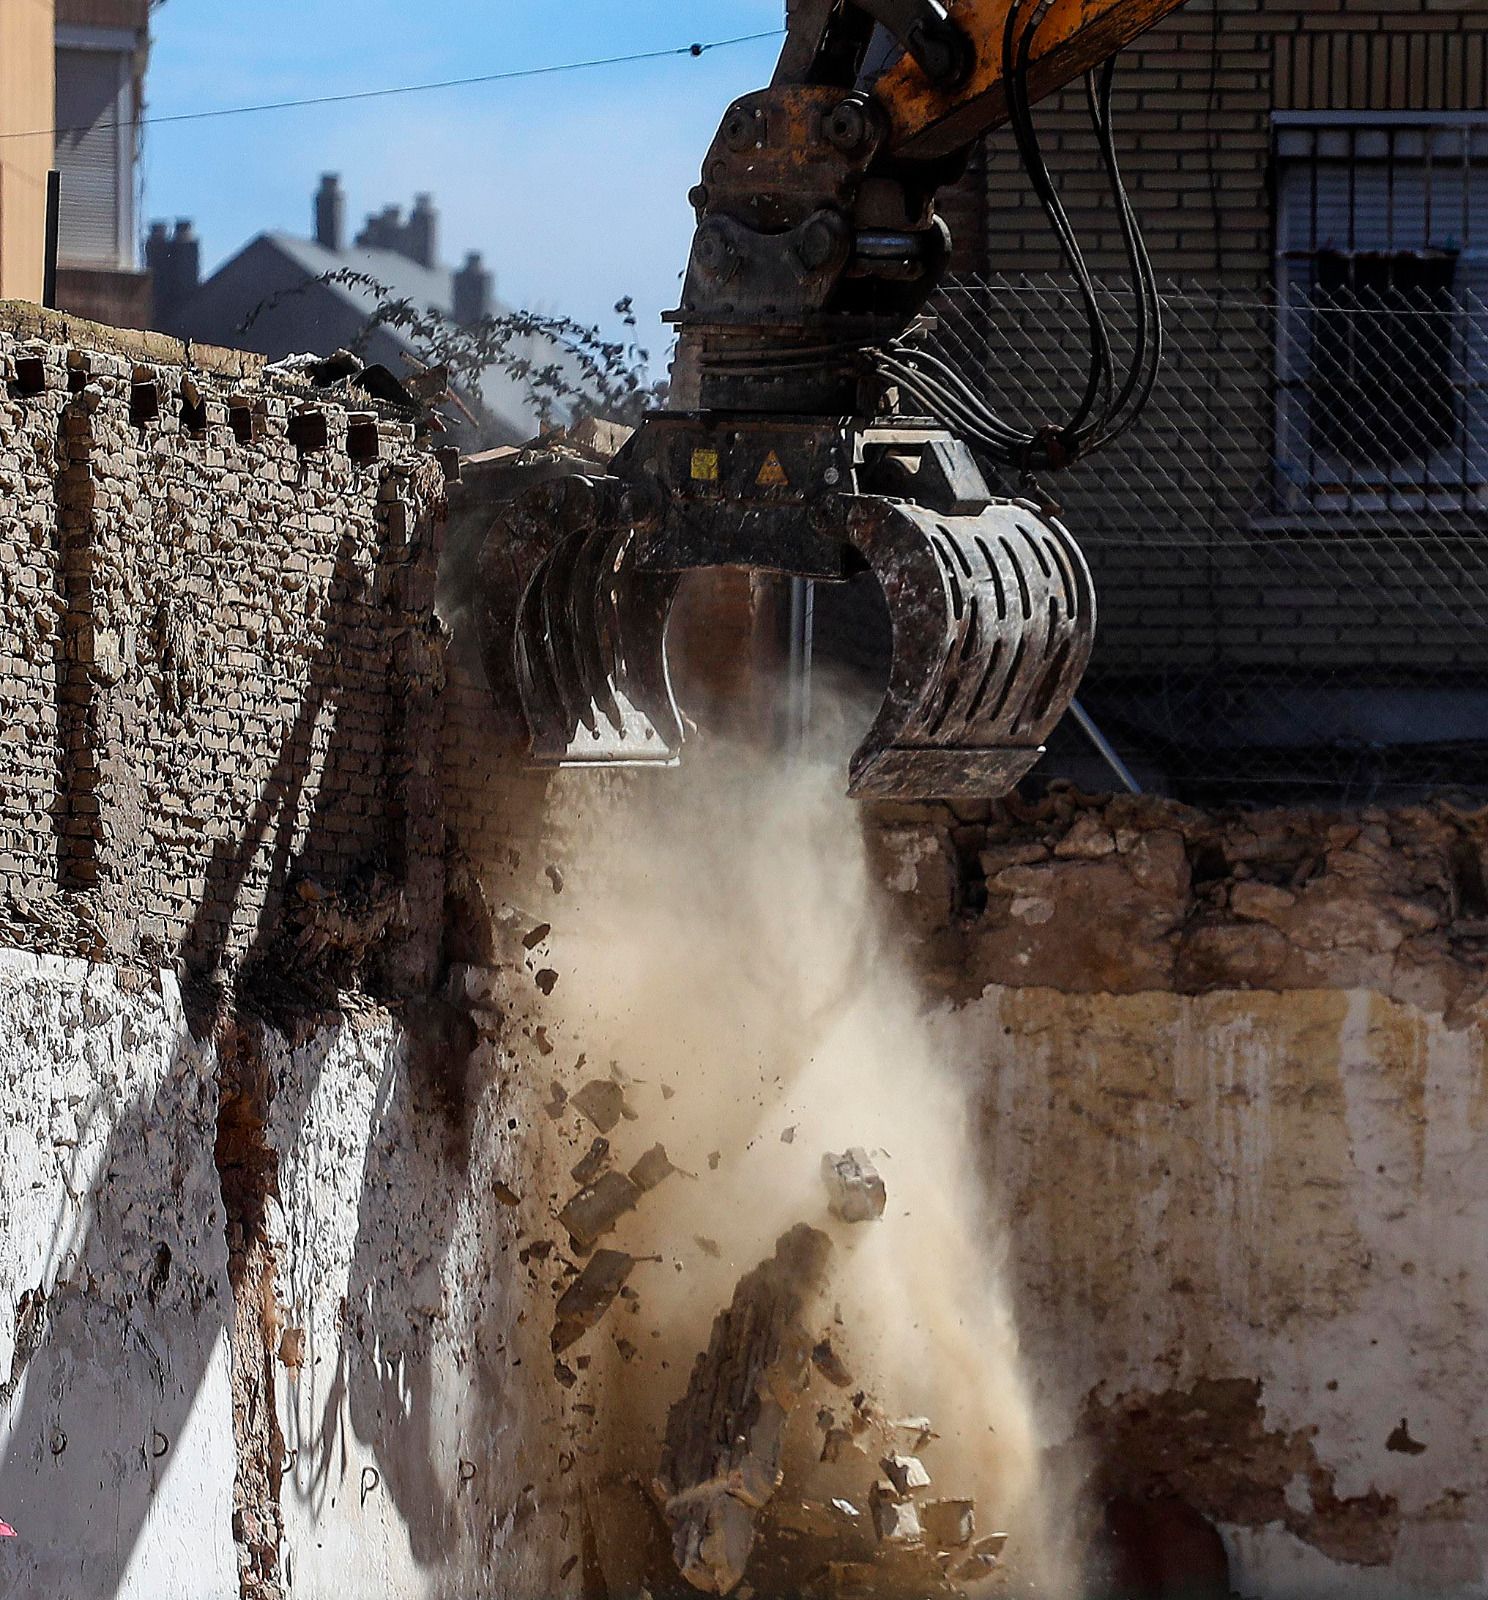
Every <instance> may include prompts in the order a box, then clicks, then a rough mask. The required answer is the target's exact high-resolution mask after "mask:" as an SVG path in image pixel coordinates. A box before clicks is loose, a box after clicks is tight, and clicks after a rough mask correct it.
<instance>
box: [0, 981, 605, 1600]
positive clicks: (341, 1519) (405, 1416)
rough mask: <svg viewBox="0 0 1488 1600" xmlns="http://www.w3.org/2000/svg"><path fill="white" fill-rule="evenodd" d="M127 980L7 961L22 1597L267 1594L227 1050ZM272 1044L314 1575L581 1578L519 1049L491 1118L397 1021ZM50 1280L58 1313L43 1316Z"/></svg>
mask: <svg viewBox="0 0 1488 1600" xmlns="http://www.w3.org/2000/svg"><path fill="white" fill-rule="evenodd" d="M125 981H126V982H128V983H129V987H128V988H126V987H125V986H124V984H123V983H121V979H120V975H119V974H118V973H116V972H115V971H114V970H113V969H111V968H108V967H102V966H90V965H88V964H86V963H83V962H75V961H60V960H55V959H50V958H36V957H32V956H28V955H20V954H16V953H12V952H0V1106H3V1108H4V1109H3V1112H0V1217H3V1228H4V1234H3V1248H0V1518H3V1519H4V1520H6V1521H9V1522H10V1523H12V1524H13V1525H14V1526H15V1528H16V1530H17V1533H18V1535H19V1537H18V1538H16V1539H13V1540H5V1541H3V1542H0V1596H3V1597H4V1600H55V1597H59V1596H66V1597H67V1600H116V1597H121V1600H122V1597H127V1600H219V1597H220V1600H229V1597H232V1600H236V1597H237V1596H238V1594H239V1577H238V1560H237V1550H236V1547H235V1545H234V1540H233V1482H234V1475H235V1471H236V1469H237V1458H236V1445H235V1440H234V1432H233V1417H232V1403H233V1402H232V1358H231V1350H230V1344H229V1336H228V1332H227V1330H228V1327H229V1325H230V1322H231V1315H230V1307H231V1300H230V1294H231V1291H230V1287H229V1284H228V1278H227V1250H226V1244H225V1219H224V1213H223V1206H222V1199H221V1190H220V1184H219V1179H218V1174H217V1170H216V1166H215V1161H214V1147H215V1138H216V1119H217V1060H216V1055H215V1051H214V1050H213V1049H212V1047H211V1046H209V1045H208V1046H203V1045H200V1044H198V1043H196V1042H194V1041H193V1040H192V1038H191V1035H190V1033H189V1030H188V1029H187V1027H186V1023H185V1019H184V1017H183V1015H182V1010H181V1004H180V998H179V995H178V993H177V992H176V989H175V987H174V984H173V983H172V982H171V981H170V980H169V979H166V980H165V981H163V982H162V983H161V984H159V985H158V986H157V987H155V988H153V989H152V988H150V987H149V986H143V987H141V986H139V983H138V980H137V979H134V978H132V977H130V978H127V979H126V980H125ZM261 1048H262V1050H263V1052H264V1055H265V1057H266V1058H267V1061H268V1064H269V1068H270V1074H269V1076H270V1081H271V1084H272V1100H271V1105H270V1115H269V1123H268V1142H269V1144H270V1145H271V1146H272V1147H273V1149H274V1150H275V1151H276V1152H277V1154H278V1155H279V1157H280V1171H279V1174H278V1196H277V1198H276V1199H275V1200H273V1201H271V1202H270V1216H269V1221H268V1234H269V1242H270V1245H271V1247H272V1249H273V1252H274V1257H275V1264H276V1276H275V1282H274V1293H273V1300H274V1303H273V1304H272V1305H266V1306H265V1307H264V1316H265V1319H266V1327H267V1328H268V1330H269V1337H270V1338H271V1340H272V1341H274V1342H273V1343H272V1344H271V1348H282V1349H283V1351H284V1353H285V1355H286V1356H289V1357H291V1358H295V1357H296V1355H297V1353H296V1352H295V1350H294V1348H293V1347H294V1345H295V1343H296V1338H295V1337H294V1336H295V1335H300V1336H301V1337H300V1339H299V1342H300V1343H301V1344H302V1352H301V1353H299V1354H298V1359H299V1361H300V1364H299V1365H298V1366H290V1365H287V1364H285V1362H284V1361H279V1362H276V1363H275V1366H276V1373H277V1378H276V1387H277V1401H278V1420H279V1425H280V1427H281V1428H282V1431H283V1435H284V1441H285V1452H286V1454H285V1460H284V1463H283V1465H284V1469H285V1470H284V1478H283V1484H282V1489H281V1502H282V1508H283V1513H284V1519H285V1535H284V1541H283V1546H282V1555H283V1564H282V1575H283V1578H284V1587H285V1590H286V1592H287V1593H288V1594H300V1595H307V1596H324V1595H340V1594H359V1595H360V1594H366V1595H377V1596H381V1597H389V1600H393V1597H396V1600H405V1597H406V1600H423V1597H426V1596H427V1597H429V1600H434V1597H443V1596H448V1595H452V1594H458V1595H460V1596H461V1597H463V1600H475V1597H477V1596H484V1595H492V1596H494V1595H503V1596H507V1595H538V1594H542V1595H557V1594H562V1593H563V1592H565V1591H566V1590H569V1589H572V1588H573V1587H574V1585H575V1584H576V1583H577V1578H576V1577H575V1578H574V1579H573V1581H572V1582H564V1581H561V1580H560V1578H559V1572H560V1570H561V1569H562V1568H563V1566H564V1565H565V1564H566V1563H567V1562H568V1560H569V1558H570V1556H572V1555H573V1554H574V1553H575V1552H576V1551H577V1549H578V1535H579V1529H580V1520H579V1518H578V1515H577V1513H576V1511H572V1510H571V1509H570V1508H569V1507H568V1506H567V1505H566V1503H564V1502H563V1501H562V1499H561V1498H560V1496H559V1494H558V1492H557V1490H556V1489H555V1487H554V1485H555V1483H556V1481H557V1479H558V1473H557V1470H556V1460H557V1441H558V1433H557V1429H556V1427H555V1426H554V1425H553V1424H554V1423H555V1420H556V1405H555V1403H554V1402H553V1400H552V1396H551V1394H550V1392H549V1391H550V1390H551V1389H552V1387H553V1385H552V1380H551V1377H550V1372H551V1365H552V1363H551V1357H550V1356H548V1355H547V1352H546V1334H547V1326H546V1323H545V1321H544V1320H543V1318H542V1317H540V1316H528V1315H524V1314H523V1309H522V1307H521V1306H519V1305H518V1304H516V1303H515V1296H516V1295H517V1294H518V1293H519V1292H520V1293H528V1292H529V1291H528V1286H527V1284H526V1280H525V1279H522V1280H520V1282H521V1287H520V1290H519V1289H518V1288H517V1287H515V1285H516V1284H517V1282H518V1275H517V1273H516V1271H515V1269H514V1267H513V1264H512V1257H513V1252H514V1249H515V1244H516V1241H517V1239H518V1237H519V1235H520V1233H521V1232H522V1230H523V1228H524V1227H525V1226H529V1225H531V1224H532V1223H533V1221H534V1218H535V1216H536V1214H538V1213H539V1212H540V1211H541V1210H542V1209H543V1208H544V1207H545V1204H546V1198H547V1197H546V1194H545V1193H544V1192H543V1191H542V1190H541V1189H540V1187H539V1176H538V1175H539V1174H540V1172H541V1168H542V1163H541V1160H540V1159H539V1158H538V1157H537V1156H536V1155H534V1154H533V1151H534V1150H535V1149H536V1147H537V1141H538V1134H537V1130H536V1128H535V1126H534V1124H533V1122H532V1121H531V1120H529V1119H528V1117H527V1115H526V1113H525V1112H524V1111H523V1110H522V1109H521V1104H520V1097H519V1096H518V1095H517V1094H516V1093H515V1091H513V1090H511V1089H510V1087H509V1079H510V1076H511V1071H510V1069H511V1064H510V1063H509V1062H507V1061H506V1060H505V1059H504V1058H503V1057H502V1056H501V1054H500V1052H499V1051H498V1050H497V1048H496V1046H495V1045H494V1043H491V1042H482V1043H481V1044H480V1045H479V1046H478V1048H477V1052H476V1058H475V1061H474V1062H473V1064H472V1068H471V1077H470V1080H469V1087H470V1093H471V1103H472V1105H473V1106H474V1109H473V1111H471V1112H470V1113H469V1116H470V1121H469V1123H468V1124H464V1123H462V1122H461V1120H460V1118H459V1116H458V1115H453V1116H452V1114H451V1113H450V1112H449V1110H448V1109H447V1107H448V1103H449V1102H448V1095H447V1093H445V1091H444V1089H443V1088H442V1086H441V1085H439V1084H438V1083H437V1082H436V1081H434V1080H435V1078H437V1075H438V1073H439V1072H441V1071H442V1070H444V1069H445V1067H446V1066H447V1064H448V1063H447V1061H445V1060H444V1059H443V1058H441V1056H440V1055H439V1053H437V1052H436V1053H435V1056H434V1059H433V1060H432V1062H426V1063H424V1064H423V1065H422V1066H420V1065H419V1064H418V1063H417V1062H415V1061H414V1060H412V1059H411V1057H410V1054H409V1051H408V1049H407V1041H406V1037H405V1035H404V1034H403V1033H402V1032H401V1031H400V1029H399V1027H398V1026H397V1025H396V1024H395V1023H394V1022H393V1021H392V1020H391V1019H389V1018H388V1017H387V1016H386V1015H385V1014H382V1013H378V1012H370V1013H369V1014H368V1015H366V1016H365V1017H358V1018H355V1019H350V1020H342V1021H339V1022H337V1023H336V1024H335V1025H333V1026H326V1027H323V1028H321V1029H319V1030H318V1031H315V1032H312V1033H311V1034H310V1035H309V1036H308V1037H306V1038H304V1039H300V1040H298V1041H293V1042H292V1041H290V1040H289V1039H287V1038H285V1037H283V1036H281V1035H279V1034H277V1033H274V1032H273V1031H271V1030H269V1031H266V1032H265V1034H264V1035H263V1038H262V1043H261ZM430 1074H433V1075H434V1076H433V1077H431V1076H429V1075H430ZM497 1180H500V1181H501V1182H503V1183H506V1184H509V1185H517V1184H520V1185H521V1186H522V1187H523V1189H524V1190H525V1191H526V1193H525V1196H524V1202H523V1204H522V1205H521V1206H517V1207H512V1206H507V1205H503V1204H501V1202H500V1201H499V1200H498V1199H497V1198H496V1197H495V1185H496V1182H497ZM162 1246H164V1247H166V1248H167V1249H168V1250H169V1267H168V1270H165V1268H164V1265H163V1264H164V1261H165V1257H164V1255H163V1253H162ZM38 1291H39V1292H40V1293H41V1294H43V1295H44V1296H45V1312H44V1315H43V1316H41V1317H40V1318H37V1317H34V1316H27V1317H21V1316H19V1315H18V1307H20V1306H21V1303H22V1298H23V1296H26V1295H28V1294H29V1295H30V1296H32V1304H34V1303H35V1297H36V1295H37V1293H38ZM28 1330H32V1331H33V1332H34V1333H35V1334H36V1335H39V1339H38V1337H28ZM286 1334H290V1335H291V1338H290V1339H289V1340H288V1342H287V1343H283V1344H282V1345H281V1343H280V1341H283V1340H284V1336H285V1335H286ZM257 1423H258V1425H259V1426H261V1427H267V1419H266V1418H259V1419H257ZM570 1570H571V1571H572V1569H570Z"/></svg>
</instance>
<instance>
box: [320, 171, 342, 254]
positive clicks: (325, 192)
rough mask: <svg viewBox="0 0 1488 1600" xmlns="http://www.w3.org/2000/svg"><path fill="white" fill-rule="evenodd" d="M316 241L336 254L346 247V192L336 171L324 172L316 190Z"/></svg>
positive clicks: (322, 247)
mask: <svg viewBox="0 0 1488 1600" xmlns="http://www.w3.org/2000/svg"><path fill="white" fill-rule="evenodd" d="M315 242H316V244H318V245H319V246H320V247H321V249H322V250H329V251H331V252H332V253H333V254H334V255H340V254H341V252H342V251H343V250H344V249H345V248H346V194H345V191H344V190H343V189H342V187H341V175H340V174H339V173H336V172H326V173H323V174H322V175H321V179H320V188H319V189H317V190H316V192H315Z"/></svg>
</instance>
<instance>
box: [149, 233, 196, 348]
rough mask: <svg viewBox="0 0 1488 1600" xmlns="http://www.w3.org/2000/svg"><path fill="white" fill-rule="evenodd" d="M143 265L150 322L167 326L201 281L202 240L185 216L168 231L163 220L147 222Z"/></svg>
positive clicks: (164, 327) (154, 324) (161, 326)
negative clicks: (148, 273) (150, 303)
mask: <svg viewBox="0 0 1488 1600" xmlns="http://www.w3.org/2000/svg"><path fill="white" fill-rule="evenodd" d="M145 266H146V267H147V268H148V269H149V272H150V292H151V299H152V312H153V315H152V318H151V321H152V324H153V326H154V327H156V328H158V329H167V328H169V327H170V326H171V323H172V321H173V320H174V318H175V316H176V313H177V312H179V311H180V309H181V307H182V306H184V305H185V304H186V302H187V301H188V300H189V299H190V298H191V297H192V295H194V294H195V293H196V291H197V288H198V286H199V285H200V283H201V242H200V240H198V238H197V237H196V229H195V228H193V227H192V225H191V223H190V222H189V221H188V220H187V219H186V218H185V217H182V218H181V219H180V220H179V221H178V222H177V223H176V229H175V232H174V233H168V232H167V231H166V226H165V224H164V223H163V222H152V223H151V224H150V236H149V238H147V239H146V240H145Z"/></svg>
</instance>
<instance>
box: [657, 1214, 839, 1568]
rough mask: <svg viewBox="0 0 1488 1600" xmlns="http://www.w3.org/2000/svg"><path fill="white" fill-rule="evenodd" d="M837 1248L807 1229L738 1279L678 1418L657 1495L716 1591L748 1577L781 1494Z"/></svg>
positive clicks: (681, 1564)
mask: <svg viewBox="0 0 1488 1600" xmlns="http://www.w3.org/2000/svg"><path fill="white" fill-rule="evenodd" d="M831 1249H832V1245H831V1241H830V1240H829V1239H828V1238H827V1236H826V1235H825V1234H824V1233H821V1232H819V1231H818V1230H816V1229H815V1228H810V1227H807V1226H806V1225H805V1224H804V1223H802V1224H798V1225H797V1226H796V1227H794V1228H792V1229H791V1231H790V1232H789V1233H787V1234H785V1235H784V1237H783V1238H781V1240H780V1241H779V1243H778V1244H777V1245H776V1247H775V1254H774V1255H773V1256H772V1257H771V1258H770V1259H769V1260H768V1261H765V1262H763V1263H761V1265H759V1266H758V1267H755V1268H754V1269H753V1271H751V1272H749V1273H746V1274H745V1276H744V1277H743V1278H741V1279H740V1280H739V1286H738V1288H737V1289H736V1290H735V1291H734V1298H733V1302H732V1304H730V1306H729V1307H728V1309H727V1310H725V1311H722V1312H720V1313H719V1316H718V1319H717V1321H716V1322H715V1323H714V1324H713V1337H712V1338H711V1339H710V1340H709V1343H708V1348H707V1350H706V1351H704V1352H703V1354H702V1355H700V1356H699V1357H698V1359H697V1364H696V1365H695V1366H694V1368H693V1371H692V1380H691V1382H690V1383H689V1384H688V1386H687V1393H686V1394H685V1395H684V1396H683V1397H682V1398H681V1399H680V1400H679V1401H678V1402H677V1404H676V1405H675V1406H673V1407H672V1411H671V1415H670V1416H669V1417H668V1418H667V1430H666V1446H665V1450H664V1452H663V1455H662V1461H661V1471H660V1473H659V1475H658V1487H659V1491H660V1495H661V1498H662V1501H663V1505H664V1511H665V1516H666V1521H667V1526H668V1527H669V1528H670V1529H671V1533H672V1550H673V1553H674V1555H675V1557H676V1561H677V1568H678V1570H679V1571H680V1572H681V1574H682V1576H683V1577H684V1578H686V1579H687V1581H688V1583H690V1584H691V1585H692V1586H693V1588H695V1589H701V1590H702V1591H703V1592H704V1593H705V1594H730V1593H732V1591H733V1590H734V1589H736V1588H737V1587H738V1586H739V1584H740V1583H741V1582H742V1581H743V1578H744V1569H745V1566H746V1564H747V1563H748V1561H749V1556H750V1552H751V1551H752V1550H753V1548H754V1541H755V1525H756V1522H757V1520H758V1518H759V1514H760V1512H761V1511H762V1510H763V1509H764V1508H765V1506H766V1505H767V1504H768V1503H769V1501H770V1499H771V1497H772V1496H773V1495H774V1493H775V1491H776V1489H777V1488H778V1487H779V1486H780V1480H781V1475H782V1469H781V1456H782V1451H783V1448H784V1443H785V1426H786V1420H787V1418H788V1417H789V1415H790V1413H791V1411H793V1410H794V1409H795V1407H796V1405H797V1404H798V1403H799V1401H800V1400H801V1398H802V1397H803V1396H804V1395H805V1393H806V1390H807V1387H808V1385H809V1383H810V1352H811V1347H812V1344H813V1342H814V1341H813V1339H812V1336H811V1334H810V1332H809V1331H808V1319H809V1318H810V1316H811V1313H812V1311H813V1310H814V1303H815V1300H816V1298H817V1296H818V1295H819V1294H820V1292H821V1290H822V1287H823V1285H824V1281H825V1277H826V1268H827V1261H828V1258H829V1257H830V1255H831Z"/></svg>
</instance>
